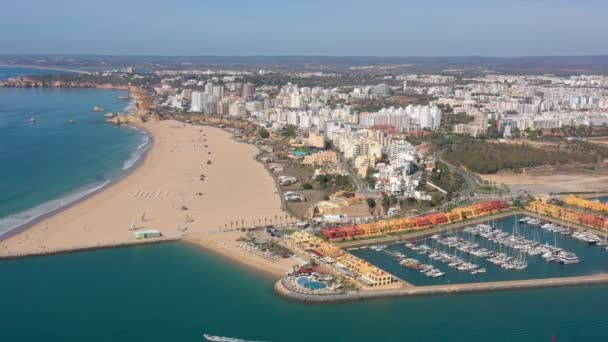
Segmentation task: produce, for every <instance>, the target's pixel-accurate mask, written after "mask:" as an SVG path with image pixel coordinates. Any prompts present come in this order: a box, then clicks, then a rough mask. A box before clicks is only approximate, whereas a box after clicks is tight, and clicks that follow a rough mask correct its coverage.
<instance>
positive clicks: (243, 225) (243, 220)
mask: <svg viewBox="0 0 608 342" xmlns="http://www.w3.org/2000/svg"><path fill="white" fill-rule="evenodd" d="M241 228H245V219H241Z"/></svg>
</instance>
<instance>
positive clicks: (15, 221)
mask: <svg viewBox="0 0 608 342" xmlns="http://www.w3.org/2000/svg"><path fill="white" fill-rule="evenodd" d="M109 183H110V181H109V180H108V181H105V182H103V183H101V184H100V183H95V184H91V185H89V186H86V187H83V188H80V189H78V190H76V191H74V192H71V193H69V194H67V195H65V196H63V197H60V198H56V199H53V200H50V201H47V202H44V203H41V204H39V205H37V206H35V207H33V208H30V209H28V210H25V211H22V212H20V213H17V214H13V215H9V216H7V217H4V218H0V237H1V236H2V235H4V234H6V233H8V232H10V231H11V230H13V229H15V228H17V227H19V226H21V225H24V224H26V223H28V222H31V221H33V220H35V219H37V218H39V217H41V216H43V215H45V214H48V213H50V212H52V211H54V210H57V209H60V208H62V207H65V206H67V205H69V204H71V203H74V202H76V201H78V200H79V199H81V198H83V197H85V196H86V195H89V194H91V193H93V192H96V191H99V190H101V189H102V188H103V187H105V186H106V185H108V184H109Z"/></svg>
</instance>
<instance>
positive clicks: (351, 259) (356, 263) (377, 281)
mask: <svg viewBox="0 0 608 342" xmlns="http://www.w3.org/2000/svg"><path fill="white" fill-rule="evenodd" d="M337 261H338V262H339V263H340V264H342V265H344V267H346V268H348V269H349V270H350V271H352V272H354V273H356V274H357V275H358V276H359V279H357V280H358V281H360V282H361V283H363V285H365V286H367V287H379V286H386V285H390V284H391V283H393V282H394V281H395V279H394V278H393V276H391V275H390V274H389V273H387V272H384V271H383V270H381V269H379V268H378V267H376V266H374V265H372V264H370V263H369V262H367V261H364V260H362V259H359V258H357V257H356V256H354V255H352V254H348V253H344V254H343V255H341V256H339V257H338V258H337Z"/></svg>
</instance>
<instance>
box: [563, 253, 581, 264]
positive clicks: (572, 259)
mask: <svg viewBox="0 0 608 342" xmlns="http://www.w3.org/2000/svg"><path fill="white" fill-rule="evenodd" d="M558 257H559V262H561V263H562V264H564V265H570V264H578V263H579V262H581V261H580V260H579V258H578V257H577V256H576V254H574V253H569V252H561V253H559V254H558Z"/></svg>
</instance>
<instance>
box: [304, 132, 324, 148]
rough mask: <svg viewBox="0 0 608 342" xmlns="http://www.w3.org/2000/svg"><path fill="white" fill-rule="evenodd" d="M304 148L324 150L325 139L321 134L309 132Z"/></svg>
mask: <svg viewBox="0 0 608 342" xmlns="http://www.w3.org/2000/svg"><path fill="white" fill-rule="evenodd" d="M305 143H306V146H311V147H316V148H325V137H324V136H323V134H319V133H315V132H310V133H308V139H306V141H305Z"/></svg>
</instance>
